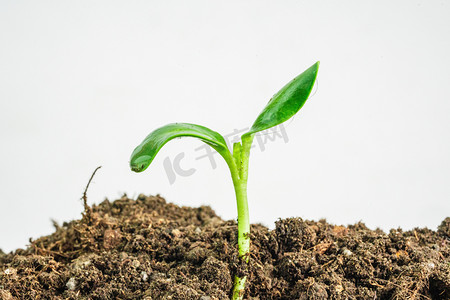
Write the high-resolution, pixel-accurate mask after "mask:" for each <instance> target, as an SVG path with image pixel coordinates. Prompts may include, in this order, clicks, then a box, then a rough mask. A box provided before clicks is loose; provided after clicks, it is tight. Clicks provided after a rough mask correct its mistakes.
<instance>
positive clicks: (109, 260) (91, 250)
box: [0, 195, 450, 300]
mask: <svg viewBox="0 0 450 300" xmlns="http://www.w3.org/2000/svg"><path fill="white" fill-rule="evenodd" d="M275 225H276V226H275V229H274V230H268V229H267V228H266V227H264V226H262V225H259V224H255V225H252V228H251V230H252V231H251V240H252V242H251V254H250V262H249V265H248V271H245V269H244V267H245V266H243V265H242V264H241V262H240V260H239V258H238V255H237V232H236V231H237V226H236V222H235V221H223V220H222V219H220V218H219V217H218V216H217V215H216V214H215V213H214V211H213V210H212V209H211V208H210V207H207V206H202V207H199V208H189V207H179V206H176V205H174V204H171V203H166V201H165V200H164V199H163V198H161V197H159V196H156V197H154V196H144V195H139V197H138V198H137V199H136V200H132V199H129V198H127V197H126V196H124V197H122V198H121V199H119V200H116V201H114V202H109V201H108V200H105V201H104V202H102V203H101V204H99V205H96V206H93V207H92V208H91V209H90V210H89V214H83V218H82V219H80V220H75V221H72V222H70V223H64V224H62V226H59V225H57V224H55V232H54V233H53V234H51V235H49V236H44V237H41V238H39V239H37V240H35V241H31V243H30V245H29V247H28V248H27V249H18V250H16V251H14V252H12V253H9V254H5V253H3V252H1V250H0V299H7V300H9V299H146V300H153V299H196V300H198V299H200V300H218V299H229V298H230V294H231V290H232V283H233V279H234V276H235V275H236V274H240V275H243V274H247V276H248V279H247V282H248V284H247V287H246V290H245V299H254V300H256V299H259V300H263V299H286V300H287V299H289V300H292V299H450V247H449V244H450V235H449V234H450V218H446V219H445V220H444V221H443V222H442V224H441V225H440V226H439V228H438V230H437V231H432V230H429V229H426V228H425V229H420V228H416V229H414V230H411V231H403V230H401V229H393V230H391V231H390V232H389V233H387V234H386V233H384V232H383V231H381V230H379V229H377V230H370V229H368V228H367V227H366V226H365V225H364V224H363V223H357V224H354V225H349V226H341V225H338V226H336V225H331V224H328V223H327V222H326V221H325V220H320V221H318V222H314V221H305V220H302V219H300V218H289V219H284V220H279V221H277V222H276V224H275Z"/></svg>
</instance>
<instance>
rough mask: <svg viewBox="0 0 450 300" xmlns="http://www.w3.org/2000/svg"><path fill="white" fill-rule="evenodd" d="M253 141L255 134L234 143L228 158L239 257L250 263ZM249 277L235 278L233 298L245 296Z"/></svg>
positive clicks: (238, 299) (237, 299)
mask: <svg viewBox="0 0 450 300" xmlns="http://www.w3.org/2000/svg"><path fill="white" fill-rule="evenodd" d="M252 142H253V135H251V136H249V137H246V138H244V139H243V140H242V144H240V143H235V144H234V145H233V159H228V160H227V161H228V165H229V166H230V171H231V177H232V179H233V185H234V190H235V193H236V203H237V211H238V247H239V257H240V258H241V259H242V260H243V261H244V262H245V263H248V259H249V252H250V220H249V213H248V202H247V179H248V162H249V156H250V149H251V145H252ZM246 279H247V277H246V276H244V277H242V278H240V277H239V276H236V277H235V279H234V288H233V297H232V299H233V300H241V299H243V297H244V289H245V281H246Z"/></svg>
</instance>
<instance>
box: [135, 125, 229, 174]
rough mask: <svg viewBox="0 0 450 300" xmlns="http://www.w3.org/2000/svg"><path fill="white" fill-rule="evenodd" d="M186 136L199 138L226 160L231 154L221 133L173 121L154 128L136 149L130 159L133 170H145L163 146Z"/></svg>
mask: <svg viewBox="0 0 450 300" xmlns="http://www.w3.org/2000/svg"><path fill="white" fill-rule="evenodd" d="M185 136H190V137H196V138H199V139H200V140H202V141H203V142H205V143H207V144H208V145H210V146H211V147H213V148H214V149H215V150H216V151H217V152H219V153H220V154H221V155H222V156H224V158H225V160H227V159H228V158H229V157H230V156H231V154H230V151H229V150H228V147H227V144H226V142H225V139H224V138H223V136H221V135H220V134H219V133H217V132H215V131H212V130H211V129H208V128H206V127H203V126H200V125H195V124H188V123H172V124H167V125H165V126H163V127H161V128H158V129H156V130H154V131H153V132H152V133H150V134H149V135H148V136H147V137H146V138H145V139H144V141H142V143H141V144H140V145H139V146H137V147H136V149H134V151H133V153H132V154H131V159H130V167H131V170H133V171H135V172H142V171H144V170H145V169H147V167H148V166H149V165H150V163H151V162H152V161H153V159H154V158H155V156H156V154H157V153H158V152H159V149H161V147H162V146H164V145H165V144H166V143H167V142H168V141H170V140H172V139H174V138H177V137H185ZM227 162H228V161H227Z"/></svg>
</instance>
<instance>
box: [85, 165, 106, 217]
mask: <svg viewBox="0 0 450 300" xmlns="http://www.w3.org/2000/svg"><path fill="white" fill-rule="evenodd" d="M101 167H102V166H98V167H97V168H96V169H95V170H94V172H93V173H92V175H91V178H89V181H88V183H87V185H86V188H85V189H84V193H83V197H81V199H82V200H83V204H84V213H85V214H86V217H87V218H88V220H91V213H92V210H91V208H90V207H89V205H88V204H87V191H88V188H89V185H90V184H91V181H92V179H93V178H94V175H95V173H96V172H97V170H98V169H100V168H101Z"/></svg>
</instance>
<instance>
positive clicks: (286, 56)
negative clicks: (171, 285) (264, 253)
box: [0, 0, 450, 251]
mask: <svg viewBox="0 0 450 300" xmlns="http://www.w3.org/2000/svg"><path fill="white" fill-rule="evenodd" d="M449 20H450V3H449V2H447V1H411V0H408V1H394V2H393V1H362V0H358V1H338V2H332V1H298V0H296V1H261V0H259V1H226V2H223V1H209V0H208V1H193V0H191V1H91V0H89V1H62V0H58V1H4V0H2V1H0V43H1V44H0V143H1V147H0V207H1V208H0V248H2V249H3V250H4V251H11V250H13V249H15V248H17V247H25V246H26V244H27V243H28V238H29V237H33V238H37V237H39V236H41V235H45V234H50V233H51V232H52V231H53V228H52V226H51V222H50V219H55V220H57V221H58V222H60V223H61V222H63V221H69V220H71V219H75V218H79V217H80V213H81V211H82V204H81V201H80V200H79V199H80V197H81V195H82V192H83V190H84V187H85V185H86V183H87V181H88V179H89V177H90V175H91V173H92V171H93V170H94V169H95V167H97V166H98V165H102V166H103V168H102V169H101V170H100V171H99V172H98V173H97V176H96V177H95V180H94V182H93V184H92V185H91V188H90V190H89V193H88V200H89V202H90V203H99V202H101V201H102V200H103V199H104V198H105V197H107V198H109V199H110V200H114V199H117V198H119V197H120V196H121V195H122V194H123V193H127V194H128V195H129V196H130V197H136V196H137V195H138V194H139V193H145V194H157V193H160V194H161V195H162V196H164V197H166V199H167V200H168V201H171V202H175V203H177V204H180V205H188V206H199V205H202V204H207V205H211V206H212V207H213V208H214V209H215V210H216V212H217V213H218V214H219V215H220V216H221V217H223V218H225V219H231V218H235V217H236V205H235V200H234V192H233V188H232V183H231V179H230V175H229V172H228V170H227V167H226V165H225V163H224V162H223V161H222V160H221V159H219V158H220V157H217V160H216V161H217V164H218V167H217V168H216V169H212V167H211V165H210V163H209V161H208V159H200V160H196V157H198V156H199V155H200V154H201V153H200V152H198V151H195V148H197V147H199V146H201V145H202V144H201V142H200V141H197V140H194V139H183V140H176V141H173V142H171V143H169V144H167V145H166V147H164V148H163V150H162V151H161V152H160V154H159V155H158V156H157V158H156V159H155V161H154V162H153V164H152V165H151V166H150V168H149V169H148V170H147V171H145V172H144V173H140V174H136V173H132V172H131V171H130V170H129V167H128V161H129V156H130V154H131V152H132V150H133V149H134V147H135V146H137V145H138V144H139V143H140V142H141V140H142V139H143V138H144V137H145V136H146V135H147V134H148V133H149V132H150V131H152V130H153V129H155V128H157V127H159V126H162V125H164V124H166V123H171V122H192V123H198V124H201V125H204V126H207V127H210V128H212V129H213V130H217V131H219V132H221V133H223V134H227V133H231V132H232V131H233V129H242V128H245V127H248V126H250V125H251V124H252V123H253V121H254V119H255V118H256V116H257V115H258V113H259V112H260V111H261V109H262V108H263V107H264V105H265V104H266V103H267V101H268V100H269V99H270V97H271V96H272V95H273V94H274V93H275V92H277V91H278V90H279V89H280V88H281V87H282V86H283V85H284V84H285V83H287V82H288V81H289V80H291V79H292V78H293V77H295V76H296V75H298V74H299V73H301V72H302V71H303V70H305V69H306V68H307V67H309V66H310V65H312V64H313V63H314V62H315V61H317V60H320V61H321V67H320V70H319V76H318V86H317V90H316V93H315V95H314V96H313V97H312V98H310V99H309V100H308V102H307V103H306V104H305V106H304V107H303V109H302V110H301V111H300V113H299V114H298V115H297V116H296V117H295V119H294V120H293V121H292V122H288V124H287V126H286V132H287V134H288V136H289V142H288V143H285V142H284V141H283V140H281V139H278V140H276V141H275V142H271V143H268V144H267V145H266V146H267V148H266V150H265V151H264V152H261V151H259V149H257V148H256V149H255V151H254V152H253V153H252V155H251V161H250V179H249V205H250V213H251V221H252V222H255V223H256V222H262V223H263V224H265V225H267V226H269V227H273V222H274V221H275V220H276V219H277V218H280V217H281V218H285V217H289V216H300V217H302V218H306V219H315V220H318V219H319V218H327V220H329V221H330V222H332V223H338V224H348V223H354V222H357V221H359V220H362V221H363V222H365V223H366V224H367V225H368V226H369V227H371V228H375V227H381V228H382V229H384V230H388V229H389V228H391V227H397V226H401V227H403V228H405V229H410V228H413V227H415V226H421V227H422V226H427V227H429V228H432V229H436V226H437V225H439V223H440V222H441V221H442V220H443V219H444V218H445V217H446V216H449V215H450V213H449V212H450V201H449V200H450V185H449V181H450V159H449V153H450V134H449V132H450V118H449V114H450V86H449V85H450V84H449V79H450V58H449V57H450V55H449V53H450V21H449ZM180 152H185V155H186V156H185V158H184V160H183V161H182V167H183V168H195V169H196V172H195V174H193V175H192V176H190V177H177V178H176V181H175V183H174V184H172V185H171V184H169V181H168V178H167V175H166V173H165V169H164V166H163V161H164V159H165V158H166V157H169V158H173V157H174V156H175V155H177V154H178V153H180Z"/></svg>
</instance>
